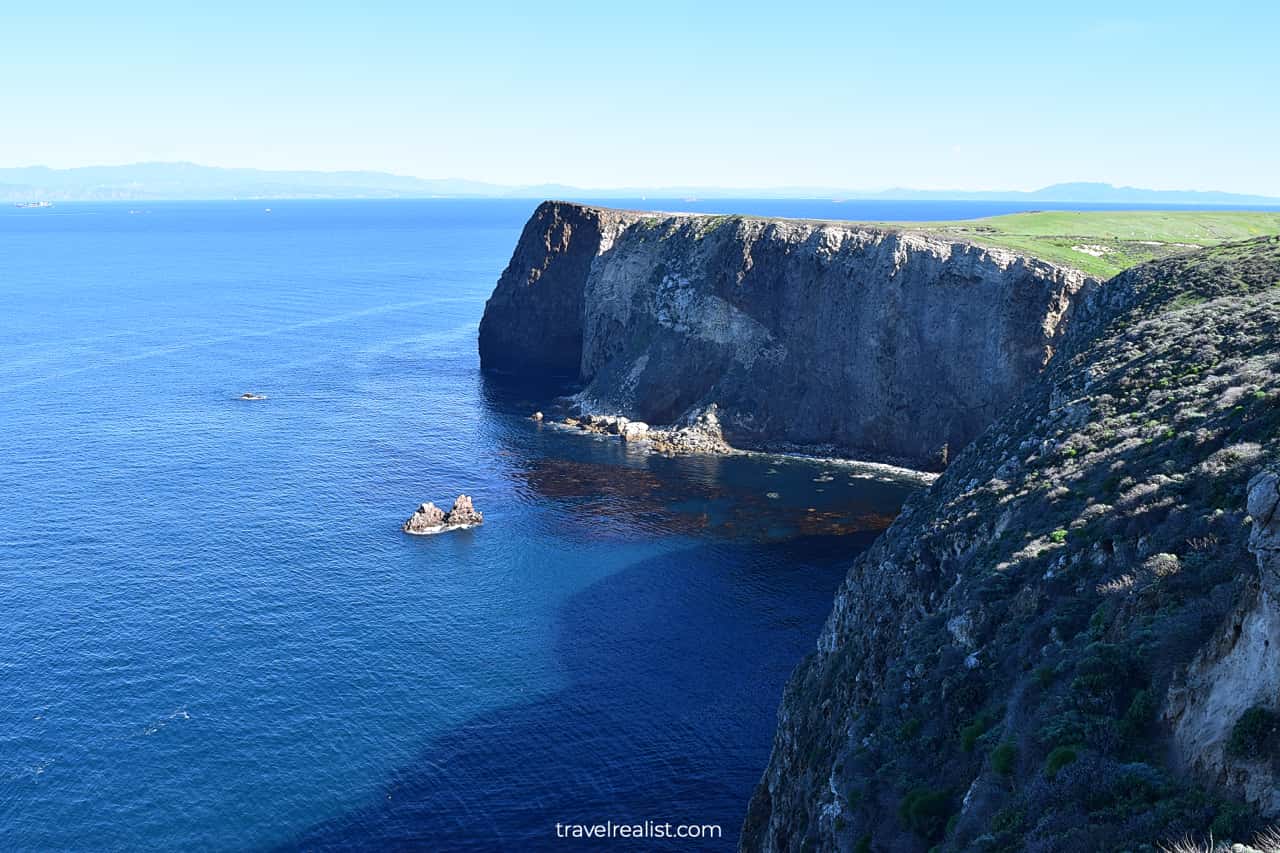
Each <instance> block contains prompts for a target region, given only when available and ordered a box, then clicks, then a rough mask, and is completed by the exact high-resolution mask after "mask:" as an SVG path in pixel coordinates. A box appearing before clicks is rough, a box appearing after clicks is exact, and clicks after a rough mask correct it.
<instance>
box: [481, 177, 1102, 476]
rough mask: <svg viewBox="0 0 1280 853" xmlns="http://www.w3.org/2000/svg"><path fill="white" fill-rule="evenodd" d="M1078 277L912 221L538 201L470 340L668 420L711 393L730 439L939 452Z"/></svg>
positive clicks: (873, 451)
mask: <svg viewBox="0 0 1280 853" xmlns="http://www.w3.org/2000/svg"><path fill="white" fill-rule="evenodd" d="M1087 281H1088V279H1086V278H1085V276H1084V275H1083V274H1081V273H1079V272H1076V271H1074V270H1069V269H1064V268H1060V267H1055V266H1053V265H1050V264H1047V263H1044V262H1041V261H1037V260H1034V259H1032V258H1028V257H1024V256H1019V255H1017V254H1014V253H1012V252H1008V251H1004V250H998V249H983V248H979V247H977V246H975V245H972V244H969V243H964V242H953V241H949V240H945V239H939V238H936V237H928V236H924V235H919V234H911V233H899V232H893V231H887V230H877V229H873V228H867V227H861V226H856V225H847V224H835V223H816V222H802V221H788V220H764V219H755V218H748V217H713V216H691V215H672V216H667V215H656V214H645V213H636V212H628V211H618V210H607V209H602V208H595V207H586V206H581V205H575V204H568V203H562V202H546V203H544V204H542V205H541V206H540V207H539V208H538V209H537V211H536V212H535V214H534V216H533V218H532V219H530V221H529V223H528V224H527V225H526V227H525V230H524V233H523V235H522V236H521V239H520V242H519V244H518V245H517V247H516V250H515V253H514V255H513V257H512V259H511V263H510V265H509V266H508V267H507V269H506V271H505V272H504V273H503V275H502V278H501V279H500V281H499V282H498V286H497V288H496V289H495V291H494V294H493V296H492V298H490V300H489V302H488V304H487V305H486V307H485V313H484V318H483V320H482V321H481V324H480V357H481V363H482V365H483V366H484V367H485V368H487V369H492V370H499V371H507V372H517V373H538V374H544V373H562V374H567V375H570V376H574V377H577V378H578V379H579V380H581V381H582V382H583V383H585V388H584V391H583V393H582V395H581V401H582V404H583V408H584V409H585V410H587V411H589V412H594V413H597V414H620V415H624V416H626V417H628V418H631V419H633V420H640V421H646V422H648V423H650V424H654V425H661V424H672V423H680V422H691V421H693V420H695V419H696V418H697V417H698V415H699V414H701V413H702V412H704V411H705V410H706V409H707V408H708V407H709V406H711V405H713V404H714V405H716V406H717V407H718V410H717V415H718V418H719V423H720V426H721V428H722V429H723V430H724V436H725V438H726V439H727V440H728V442H729V443H730V444H732V445H734V446H736V447H744V448H758V447H768V446H779V445H799V446H803V447H823V448H824V449H825V450H828V451H835V452H839V453H844V454H848V455H856V456H861V457H864V458H870V459H881V460H893V461H903V462H906V463H908V464H911V465H913V466H916V467H927V468H938V467H942V466H943V465H944V464H945V460H946V457H947V456H948V454H954V453H955V452H956V451H957V450H958V449H959V448H961V447H963V446H964V445H965V444H967V443H968V442H969V441H971V440H972V439H973V438H974V437H975V436H976V435H978V433H980V432H981V431H982V430H983V429H984V428H985V427H986V426H987V425H988V424H989V423H990V422H991V421H992V420H993V419H994V418H995V417H996V416H997V415H999V414H1000V413H1001V412H1002V411H1003V410H1004V409H1005V407H1006V406H1007V405H1008V404H1009V403H1010V402H1011V401H1012V400H1013V399H1015V398H1016V397H1017V396H1018V394H1019V393H1020V392H1021V391H1022V390H1023V389H1024V388H1025V387H1026V386H1027V384H1028V383H1029V382H1030V381H1031V380H1032V379H1034V377H1035V376H1036V375H1037V374H1038V373H1039V371H1040V370H1041V369H1042V368H1043V366H1044V364H1045V362H1046V361H1047V360H1048V359H1049V357H1050V356H1051V355H1052V353H1053V351H1054V348H1055V347H1056V346H1057V345H1058V342H1059V340H1060V339H1061V337H1062V335H1063V334H1064V332H1065V329H1066V328H1067V325H1068V320H1069V318H1070V314H1071V304H1072V295H1073V294H1074V293H1075V292H1076V291H1078V290H1079V289H1080V288H1081V287H1083V286H1084V285H1085V284H1086V282H1087Z"/></svg>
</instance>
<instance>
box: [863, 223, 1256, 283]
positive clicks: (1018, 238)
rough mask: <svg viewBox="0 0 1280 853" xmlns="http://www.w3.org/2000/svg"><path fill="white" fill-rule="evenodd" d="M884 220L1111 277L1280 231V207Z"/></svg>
mask: <svg viewBox="0 0 1280 853" xmlns="http://www.w3.org/2000/svg"><path fill="white" fill-rule="evenodd" d="M878 225H880V226H882V227H885V228H893V229H898V230H908V231H923V232H926V233H929V234H935V235H937V236H939V237H946V238H951V239H960V240H968V241H971V242H973V243H977V244H979V245H985V246H994V247H999V248H1006V249H1013V250H1014V251H1018V252H1025V253H1027V254H1029V255H1033V256H1035V257H1037V258H1041V259H1043V260H1046V261H1049V262H1051V263H1055V264H1062V265H1064V266H1069V267H1074V268H1076V269H1078V270H1081V271H1083V272H1086V273H1088V274H1090V275H1096V276H1098V277H1100V278H1110V277H1111V276H1113V275H1115V274H1117V273H1119V272H1121V271H1123V270H1126V269H1128V268H1129V267H1131V266H1134V265H1135V264H1140V263H1142V262H1143V261H1150V260H1156V259H1159V258H1164V257H1168V256H1169V255H1174V254H1178V253H1180V252H1186V251H1190V250H1191V249H1197V248H1201V247H1204V246H1214V245H1217V244H1219V243H1226V242H1230V241H1233V240H1245V239H1248V238H1250V237H1261V236H1264V235H1270V234H1280V211H1251V210H1230V211H1223V210H1213V211H1204V210H1116V211H1102V210H1090V211H1070V210H1055V211H1038V212H1034V213H1013V214H1009V215H1007V216H993V217H990V218H989V219H972V220H966V221H957V222H912V223H905V222H883V223H878Z"/></svg>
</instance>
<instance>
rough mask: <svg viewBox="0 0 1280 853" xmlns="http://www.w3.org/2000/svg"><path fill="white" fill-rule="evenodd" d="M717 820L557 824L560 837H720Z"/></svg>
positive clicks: (558, 836)
mask: <svg viewBox="0 0 1280 853" xmlns="http://www.w3.org/2000/svg"><path fill="white" fill-rule="evenodd" d="M720 837H722V834H721V829H720V825H719V824H715V823H666V822H662V823H659V822H658V821H653V820H646V821H643V822H641V823H614V822H613V821H611V820H610V821H606V822H604V823H557V824H556V838H592V839H600V838H720Z"/></svg>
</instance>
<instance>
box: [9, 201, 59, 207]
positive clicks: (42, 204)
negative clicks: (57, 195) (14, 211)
mask: <svg viewBox="0 0 1280 853" xmlns="http://www.w3.org/2000/svg"><path fill="white" fill-rule="evenodd" d="M13 206H14V207H53V202H51V201H19V202H15V203H14V205H13Z"/></svg>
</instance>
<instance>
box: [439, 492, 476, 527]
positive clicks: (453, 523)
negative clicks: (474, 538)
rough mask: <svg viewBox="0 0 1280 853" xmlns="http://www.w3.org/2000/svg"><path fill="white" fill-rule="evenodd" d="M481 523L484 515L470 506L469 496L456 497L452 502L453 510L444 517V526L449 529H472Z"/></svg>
mask: <svg viewBox="0 0 1280 853" xmlns="http://www.w3.org/2000/svg"><path fill="white" fill-rule="evenodd" d="M483 523H484V515H483V514H481V513H480V512H478V511H477V510H476V508H475V506H473V505H472V503H471V496H470V495H458V499H457V500H455V501H454V502H453V509H451V510H449V514H448V515H447V516H445V524H447V525H449V526H450V527H474V526H476V525H477V524H483Z"/></svg>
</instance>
